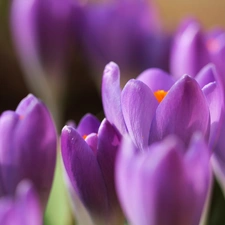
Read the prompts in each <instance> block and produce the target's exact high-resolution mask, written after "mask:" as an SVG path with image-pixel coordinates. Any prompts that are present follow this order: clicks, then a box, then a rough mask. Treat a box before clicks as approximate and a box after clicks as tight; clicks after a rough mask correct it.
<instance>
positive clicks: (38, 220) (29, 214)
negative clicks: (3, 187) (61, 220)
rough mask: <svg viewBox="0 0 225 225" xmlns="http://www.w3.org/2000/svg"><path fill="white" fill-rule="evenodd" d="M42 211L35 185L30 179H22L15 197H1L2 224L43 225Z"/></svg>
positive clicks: (0, 217)
mask: <svg viewBox="0 0 225 225" xmlns="http://www.w3.org/2000/svg"><path fill="white" fill-rule="evenodd" d="M42 218H43V216H42V211H41V207H40V203H39V201H38V196H37V193H36V191H35V189H34V187H33V186H32V185H31V183H29V182H28V181H21V182H20V183H19V184H18V187H17V189H16V196H15V198H10V197H3V198H1V199H0V224H4V225H11V224H14V225H41V224H42Z"/></svg>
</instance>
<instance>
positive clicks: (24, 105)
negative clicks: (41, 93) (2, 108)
mask: <svg viewBox="0 0 225 225" xmlns="http://www.w3.org/2000/svg"><path fill="white" fill-rule="evenodd" d="M37 102H38V99H37V98H36V97H35V96H34V95H32V94H28V95H27V97H25V98H24V99H22V101H21V102H20V103H19V105H18V106H17V108H16V113H18V114H19V115H21V116H23V115H24V114H26V113H27V112H28V111H29V109H28V108H30V109H32V107H33V105H35V104H37Z"/></svg>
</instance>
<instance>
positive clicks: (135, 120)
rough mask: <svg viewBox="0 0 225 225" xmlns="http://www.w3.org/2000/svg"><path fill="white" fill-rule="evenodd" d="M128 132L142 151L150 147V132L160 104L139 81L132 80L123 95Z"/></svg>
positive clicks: (123, 108)
mask: <svg viewBox="0 0 225 225" xmlns="http://www.w3.org/2000/svg"><path fill="white" fill-rule="evenodd" d="M121 102H122V111H123V115H124V120H125V122H126V126H127V130H128V132H129V134H130V136H131V138H132V140H133V141H134V143H135V144H136V146H137V147H138V148H140V149H143V148H145V147H146V146H147V145H148V139H149V131H150V127H151V123H152V119H153V117H154V115H155V111H156V108H157V106H158V102H157V100H156V98H155V96H154V95H153V93H152V92H151V90H150V89H149V88H148V86H146V85H145V84H144V83H142V82H141V81H138V80H130V81H129V82H128V83H127V84H126V86H125V87H124V89H123V91H122V95H121Z"/></svg>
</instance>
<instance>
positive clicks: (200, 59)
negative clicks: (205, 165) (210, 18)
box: [171, 20, 225, 190]
mask: <svg viewBox="0 0 225 225" xmlns="http://www.w3.org/2000/svg"><path fill="white" fill-rule="evenodd" d="M224 59H225V32H224V30H222V29H220V28H216V29H215V28H214V29H213V30H212V31H210V32H203V29H202V28H201V25H200V24H199V23H198V22H197V21H194V20H189V21H187V22H185V23H184V24H183V25H182V26H181V29H180V30H179V31H178V34H177V35H176V37H175V39H174V45H173V47H172V55H171V72H172V74H173V75H174V76H175V77H176V78H179V77H180V76H182V74H183V73H189V74H190V75H191V76H193V77H196V74H197V72H198V71H199V70H200V68H201V67H202V66H203V65H204V64H206V63H207V62H213V63H214V64H215V67H214V68H213V71H214V75H215V74H218V75H216V77H217V78H216V80H217V83H219V85H220V89H222V90H220V91H219V90H218V89H217V90H216V89H214V91H213V92H214V95H215V97H216V95H217V97H216V100H217V102H216V103H215V104H214V103H213V102H214V101H211V104H210V105H211V106H210V107H211V111H212V113H211V119H212V120H213V121H215V120H214V118H215V117H217V119H216V120H217V122H216V124H217V125H216V126H212V127H211V143H210V146H211V147H212V148H213V156H212V162H213V167H214V172H215V174H216V176H217V178H218V180H219V181H220V183H221V185H222V186H223V190H225V174H224V171H225V151H224V149H225V142H224V134H225V111H224V99H225V92H224V90H225V79H224V73H225V66H224V65H225V64H224ZM211 72H212V70H211ZM211 72H210V70H208V75H207V76H205V77H208V78H210V77H212V76H211V75H212V73H211ZM210 73H211V75H210ZM199 77H201V75H200V76H199ZM196 78H197V77H196ZM208 78H206V79H208ZM200 85H201V83H200ZM211 88H213V86H211ZM211 88H210V89H211ZM208 90H209V89H208ZM215 92H217V93H215ZM205 94H206V95H208V97H209V98H211V97H210V95H211V94H209V93H208V91H207V90H206V91H205ZM213 98H214V97H213ZM221 105H222V107H221ZM218 118H219V119H218ZM213 121H211V123H212V124H213V123H214V122H213ZM214 125H215V123H214ZM218 125H219V128H220V129H219V132H218V130H217V128H218ZM212 135H213V136H214V137H212Z"/></svg>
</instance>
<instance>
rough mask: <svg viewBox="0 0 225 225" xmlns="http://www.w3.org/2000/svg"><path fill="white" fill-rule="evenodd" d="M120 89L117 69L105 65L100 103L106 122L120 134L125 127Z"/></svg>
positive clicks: (110, 65)
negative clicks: (113, 126)
mask: <svg viewBox="0 0 225 225" xmlns="http://www.w3.org/2000/svg"><path fill="white" fill-rule="evenodd" d="M120 95H121V89H120V71H119V67H118V66H117V65H116V64H115V63H113V62H111V63H109V64H108V65H106V67H105V70H104V73H103V78H102V103H103V108H104V112H105V116H106V118H107V120H108V121H109V122H110V123H111V124H113V125H115V127H116V128H117V129H118V130H119V131H120V133H121V134H125V133H126V127H125V123H124V119H123V114H122V110H121V100H120Z"/></svg>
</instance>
